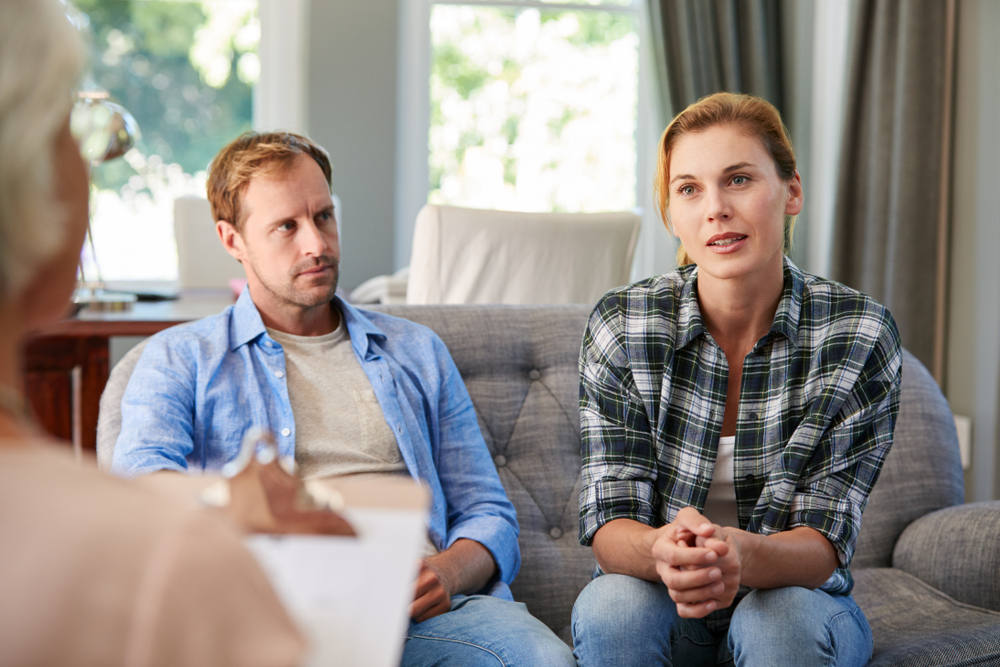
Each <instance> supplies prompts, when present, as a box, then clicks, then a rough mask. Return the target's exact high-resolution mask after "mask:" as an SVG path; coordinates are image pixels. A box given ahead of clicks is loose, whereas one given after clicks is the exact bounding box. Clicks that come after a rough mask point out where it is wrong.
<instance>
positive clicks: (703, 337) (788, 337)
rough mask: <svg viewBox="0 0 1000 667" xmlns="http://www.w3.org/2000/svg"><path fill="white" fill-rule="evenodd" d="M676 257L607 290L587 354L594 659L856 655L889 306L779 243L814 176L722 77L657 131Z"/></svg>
mask: <svg viewBox="0 0 1000 667" xmlns="http://www.w3.org/2000/svg"><path fill="white" fill-rule="evenodd" d="M656 186H657V193H658V195H659V202H658V203H659V208H660V214H661V216H662V218H663V222H664V224H665V225H666V226H667V229H668V230H669V231H670V232H672V233H673V234H674V235H675V236H677V238H678V239H679V240H680V242H681V248H680V251H679V253H678V264H679V265H680V268H678V269H677V270H676V271H673V272H671V273H667V274H665V275H661V276H653V277H652V278H648V279H646V280H643V281H641V282H638V283H635V284H633V285H629V286H626V287H622V288H619V289H616V290H613V291H611V292H609V293H608V294H606V295H605V296H604V297H603V298H602V299H601V301H600V302H599V303H598V304H597V306H596V308H595V309H594V311H593V313H592V314H591V317H590V322H589V323H588V326H587V330H586V333H585V334H584V339H583V347H582V351H581V355H580V387H581V388H580V422H581V443H582V444H581V447H582V459H583V469H582V473H583V480H582V481H583V485H582V491H581V496H580V539H581V541H582V542H583V543H584V544H591V545H592V546H593V550H594V555H595V556H596V558H597V562H598V565H599V566H600V570H601V573H600V576H598V577H596V578H595V579H594V580H593V581H591V582H590V584H588V585H587V587H586V588H585V589H584V590H583V592H582V593H581V594H580V597H579V598H578V599H577V601H576V604H575V606H574V609H573V638H574V646H575V649H576V654H577V657H578V659H579V661H580V663H581V664H584V665H590V664H594V665H619V664H621V665H652V664H671V660H673V663H674V664H682V665H688V664H732V663H733V662H735V664H737V665H766V666H768V667H770V666H774V665H864V664H866V663H867V662H868V659H869V657H870V656H871V653H872V635H871V630H870V629H869V626H868V622H867V621H866V619H865V616H864V614H863V613H862V611H861V609H860V608H859V607H858V605H857V604H856V603H855V602H854V600H853V598H852V597H851V588H852V585H853V580H852V579H851V572H850V569H849V567H850V564H851V558H852V556H853V554H854V546H855V541H856V539H857V536H858V532H859V531H860V529H861V514H862V511H863V510H864V508H865V504H866V503H867V502H868V494H869V493H870V492H871V489H872V486H873V485H874V484H875V481H876V480H877V479H878V476H879V471H880V470H881V467H882V462H883V461H884V460H885V456H886V454H887V453H888V452H889V447H890V445H891V444H892V434H893V427H894V424H895V421H896V415H897V412H898V408H899V384H900V372H901V366H902V356H901V349H900V343H899V334H898V332H897V330H896V325H895V323H894V322H893V319H892V315H890V313H889V311H888V310H887V309H886V308H885V307H884V306H882V305H881V304H879V303H876V302H875V301H874V300H873V299H871V298H869V297H867V296H865V295H864V294H860V293H859V292H856V291H855V290H852V289H850V288H848V287H845V286H844V285H841V284H839V283H835V282H833V281H831V280H825V279H823V278H819V277H817V276H813V275H809V274H808V273H805V272H803V271H801V270H800V269H799V268H798V267H797V266H795V264H794V263H793V262H792V261H791V260H790V259H789V258H788V257H787V255H786V253H787V252H788V250H789V246H790V242H791V235H792V225H793V223H794V220H795V216H796V215H797V214H798V213H799V211H800V210H801V209H802V201H803V192H802V182H801V179H800V177H799V173H798V171H796V169H795V154H794V153H793V151H792V146H791V142H790V141H789V139H788V135H787V132H786V131H785V128H784V125H783V124H782V122H781V117H780V116H779V114H778V111H777V110H776V109H775V108H774V107H773V106H772V105H771V104H770V103H768V102H767V101H765V100H763V99H760V98H758V97H752V96H749V95H735V94H731V93H716V94H714V95H710V96H708V97H705V98H703V99H701V100H699V101H697V102H696V103H694V104H692V105H691V106H689V107H688V108H686V109H685V110H684V111H682V112H681V113H680V114H678V115H677V117H676V118H674V120H673V121H672V122H671V123H670V125H669V126H668V127H667V130H666V131H665V132H664V134H663V138H662V140H661V143H660V150H659V167H658V169H657V175H656Z"/></svg>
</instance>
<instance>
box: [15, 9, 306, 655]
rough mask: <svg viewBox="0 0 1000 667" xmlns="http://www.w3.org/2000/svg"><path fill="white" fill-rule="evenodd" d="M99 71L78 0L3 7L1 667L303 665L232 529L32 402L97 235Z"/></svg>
mask: <svg viewBox="0 0 1000 667" xmlns="http://www.w3.org/2000/svg"><path fill="white" fill-rule="evenodd" d="M83 64H84V48H83V44H82V39H81V37H80V35H79V34H78V33H77V31H76V30H75V29H74V28H73V27H72V26H71V25H70V23H69V21H68V20H67V19H66V16H65V14H64V6H63V5H61V4H60V3H58V2H56V0H4V2H2V3H0V155H3V159H2V161H0V321H2V322H3V323H4V326H3V327H0V531H2V534H3V548H2V549H0V591H2V596H0V664H16V665H25V664H33V665H36V664H37V665H43V664H44V665H71V664H74V665H76V664H78V665H118V664H127V665H196V664H197V665H293V664H298V663H299V662H300V660H301V658H302V656H303V655H304V649H305V647H304V643H303V640H302V638H301V637H300V635H299V633H298V631H297V630H296V629H295V627H294V626H293V624H292V622H291V620H290V618H289V617H288V615H287V614H286V612H285V610H284V609H283V607H282V606H281V604H280V603H279V601H278V598H277V597H276V595H275V593H274V592H273V590H272V589H271V587H270V584H269V583H268V581H267V579H266V578H265V576H264V574H263V572H262V571H261V570H260V569H259V568H258V566H257V564H256V561H254V559H253V557H252V556H251V555H250V553H249V552H248V551H246V550H245V549H244V548H243V545H242V544H241V542H240V537H239V535H238V533H237V532H236V531H235V530H234V528H232V527H231V525H230V524H229V523H228V522H223V521H221V520H219V519H217V518H216V517H213V516H210V515H209V514H207V513H206V512H204V511H202V510H199V509H197V508H196V507H194V506H193V505H192V506H190V507H178V506H175V505H172V504H171V503H168V502H164V501H163V500H162V499H161V498H160V497H159V495H158V494H156V493H154V492H153V491H152V490H149V489H143V488H140V487H138V486H134V485H133V484H132V483H130V482H126V481H123V480H119V479H115V478H111V477H108V476H105V475H103V474H102V473H100V472H99V471H98V470H96V469H95V468H92V467H89V466H86V465H81V464H78V463H76V462H75V461H74V460H73V457H72V456H71V454H70V452H69V449H68V447H67V446H66V445H65V444H64V443H58V442H53V441H52V440H51V439H50V438H49V437H47V436H45V435H44V434H43V433H42V432H41V430H40V429H39V428H38V426H37V425H36V424H35V423H34V422H33V420H32V418H31V416H30V414H29V410H28V408H27V406H26V402H25V398H24V395H23V392H22V390H21V377H20V363H19V346H20V343H21V340H22V338H23V337H24V336H25V335H26V334H27V333H28V332H30V331H32V330H34V329H37V328H38V327H41V326H44V325H46V324H48V323H50V322H52V321H54V320H56V319H58V318H59V317H61V316H63V315H64V314H65V313H66V312H67V310H68V306H69V297H70V295H71V293H72V291H73V288H74V285H75V282H76V269H77V261H78V258H79V254H80V247H81V244H82V242H83V238H84V234H85V231H86V227H87V216H88V188H89V185H88V174H87V169H86V166H85V164H84V162H83V159H82V158H81V155H80V152H79V149H78V146H77V142H76V141H75V140H74V138H73V136H72V135H71V134H70V127H69V114H70V108H71V105H72V101H73V96H74V92H75V87H76V85H77V83H78V78H79V75H80V73H81V69H82V67H83Z"/></svg>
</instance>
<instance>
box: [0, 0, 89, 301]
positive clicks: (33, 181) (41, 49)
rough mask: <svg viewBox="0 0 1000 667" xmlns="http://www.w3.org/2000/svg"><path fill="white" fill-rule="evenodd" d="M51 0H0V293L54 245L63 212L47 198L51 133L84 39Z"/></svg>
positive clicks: (10, 290) (9, 291)
mask: <svg viewBox="0 0 1000 667" xmlns="http://www.w3.org/2000/svg"><path fill="white" fill-rule="evenodd" d="M65 12H66V9H65V7H64V5H62V4H61V3H59V2H57V1H56V0H3V2H0V156H3V158H2V159H0V299H3V300H6V299H8V298H10V297H11V295H13V294H17V293H18V292H19V291H20V290H21V289H23V288H24V287H25V286H26V285H27V283H28V282H29V280H30V279H31V277H32V273H33V272H34V271H35V270H36V269H37V268H38V267H39V266H40V265H41V264H42V263H43V262H44V261H46V260H47V259H49V258H50V257H51V256H53V254H54V253H55V252H56V251H57V250H58V249H59V246H60V244H61V242H62V239H63V236H64V233H65V225H66V220H67V218H66V215H65V212H64V211H62V210H59V208H58V207H57V206H56V205H55V204H54V203H53V198H54V197H53V189H54V183H53V171H54V170H53V167H54V165H53V156H54V148H55V140H56V138H57V137H58V135H59V131H60V129H61V128H62V125H63V123H64V122H65V121H66V117H67V115H68V114H69V111H70V108H71V106H72V103H73V94H74V91H75V89H76V86H77V84H78V82H79V77H80V74H81V71H82V69H83V65H84V62H85V50H84V42H83V38H82V37H81V35H80V33H79V31H78V30H77V29H76V28H75V27H73V26H72V25H71V24H70V22H69V20H68V19H67V17H66V13H65Z"/></svg>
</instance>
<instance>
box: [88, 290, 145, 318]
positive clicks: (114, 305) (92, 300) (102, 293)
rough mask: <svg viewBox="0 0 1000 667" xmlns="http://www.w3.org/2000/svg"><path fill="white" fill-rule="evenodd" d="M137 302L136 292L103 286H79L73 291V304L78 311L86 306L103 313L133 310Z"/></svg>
mask: <svg viewBox="0 0 1000 667" xmlns="http://www.w3.org/2000/svg"><path fill="white" fill-rule="evenodd" d="M135 302H136V296H135V294H130V293H128V292H115V291H113V290H106V289H104V288H101V287H77V288H76V290H75V291H74V292H73V305H74V306H75V307H76V310H77V312H79V311H80V310H83V309H84V308H86V309H87V310H90V311H97V312H102V313H117V312H124V311H127V310H131V308H132V304H134V303H135Z"/></svg>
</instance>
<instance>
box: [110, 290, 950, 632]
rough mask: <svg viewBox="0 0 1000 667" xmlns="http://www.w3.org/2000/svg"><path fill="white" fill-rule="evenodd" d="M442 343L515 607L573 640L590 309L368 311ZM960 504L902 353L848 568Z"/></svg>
mask: <svg viewBox="0 0 1000 667" xmlns="http://www.w3.org/2000/svg"><path fill="white" fill-rule="evenodd" d="M374 309H376V310H380V311H383V312H387V313H391V314H393V315H398V316H401V317H405V318H407V319H410V320H413V321H416V322H419V323H421V324H424V325H426V326H428V327H430V328H431V329H433V330H434V331H436V332H437V333H438V335H439V336H441V338H442V340H443V341H444V342H445V344H446V345H447V346H448V348H449V350H450V351H451V354H452V357H453V358H454V360H455V363H456V365H457V366H458V369H459V371H460V372H461V374H462V378H463V379H464V380H465V383H466V386H467V387H468V389H469V394H470V395H471V397H472V401H473V403H474V404H475V407H476V412H477V414H478V416H479V424H480V428H481V430H482V433H483V437H484V438H485V440H486V444H487V446H488V447H489V448H490V452H491V453H492V454H493V457H494V461H495V462H496V465H497V471H498V472H499V474H500V479H501V481H502V482H503V484H504V488H505V489H506V490H507V493H508V495H509V496H510V498H511V501H512V502H513V503H514V506H515V507H516V508H517V513H518V520H519V522H520V527H521V535H520V545H521V555H522V566H521V572H520V574H519V575H518V577H517V579H516V581H515V582H514V586H513V591H514V595H515V597H516V598H517V599H518V600H519V601H521V602H524V603H525V604H526V605H527V606H528V608H529V609H530V611H531V612H532V613H533V614H535V615H536V616H537V617H538V618H540V619H541V620H542V621H544V622H545V623H546V624H547V625H548V626H549V627H551V628H552V629H553V630H554V631H556V632H557V633H558V634H559V635H560V636H561V637H562V638H563V639H567V640H568V639H569V637H570V634H569V631H570V625H569V624H570V611H571V609H572V605H573V601H574V600H575V599H576V596H577V594H578V593H579V591H580V590H582V589H583V587H584V586H585V585H586V584H587V582H588V581H589V579H590V577H591V575H592V572H593V568H594V560H593V556H592V554H591V551H590V549H589V548H586V547H582V546H580V544H579V542H578V540H577V531H578V526H579V519H578V516H579V509H578V508H579V505H578V502H579V498H578V496H579V490H580V431H579V417H578V412H577V402H578V396H579V384H578V382H579V380H578V372H577V358H578V355H579V350H580V342H581V339H582V336H583V330H584V327H585V326H586V321H587V316H588V314H589V312H590V307H589V306H479V305H469V306H376V307H375V308H374ZM137 358H138V351H135V352H133V353H130V354H129V355H128V356H127V357H126V358H124V359H123V360H122V361H121V362H120V363H119V364H118V365H117V366H116V367H115V369H114V370H113V372H112V376H111V379H110V380H109V382H108V386H107V388H106V390H105V394H104V396H103V397H102V400H101V419H100V422H99V425H98V432H99V433H98V452H99V455H100V456H102V458H103V459H104V460H110V455H111V452H112V451H113V444H114V441H115V439H117V434H118V427H119V415H118V408H119V405H120V402H121V393H122V392H123V391H124V388H125V384H126V383H127V381H128V376H129V375H130V374H131V370H132V367H133V366H134V363H135V361H136V360H137ZM962 500H963V485H962V469H961V464H960V462H959V455H958V442H957V437H956V435H955V426H954V421H953V418H952V414H951V411H950V409H949V408H948V404H947V402H946V401H945V400H944V397H943V396H942V395H941V391H940V390H939V389H938V387H937V384H936V383H935V382H934V380H933V378H932V377H931V376H930V374H929V373H928V372H927V370H926V369H925V368H924V367H923V366H922V365H921V364H920V362H919V361H917V359H916V358H915V357H913V355H911V354H910V353H909V352H905V351H904V357H903V387H902V396H901V399H900V412H899V418H898V420H897V423H896V434H895V442H894V444H893V448H892V450H891V451H890V453H889V456H888V458H887V459H886V463H885V466H884V468H883V471H882V475H881V477H880V479H879V482H878V484H877V485H876V487H875V490H874V491H873V493H872V496H871V500H870V502H869V505H868V508H867V510H866V511H865V515H864V527H863V528H862V531H861V535H860V537H859V539H858V546H857V551H856V554H855V558H854V562H853V567H855V568H859V567H884V566H888V565H890V562H891V556H892V549H893V547H894V545H895V543H896V539H897V538H898V537H899V534H900V533H901V532H902V531H903V529H904V528H905V527H906V526H907V525H908V524H909V523H910V522H911V521H913V520H914V519H916V518H918V517H920V516H922V515H924V514H926V513H928V512H931V511H933V510H936V509H939V508H942V507H947V506H950V505H954V504H958V503H960V502H962Z"/></svg>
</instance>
